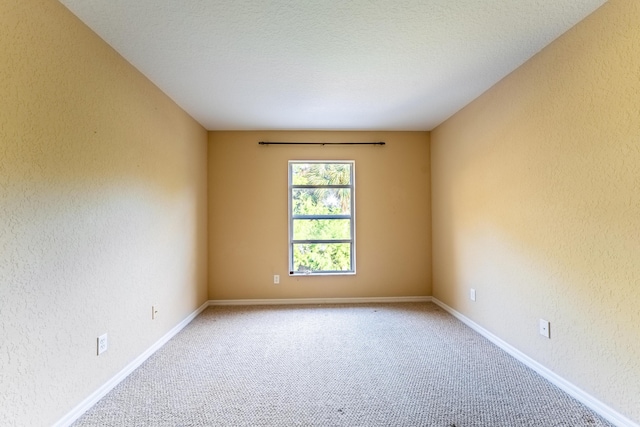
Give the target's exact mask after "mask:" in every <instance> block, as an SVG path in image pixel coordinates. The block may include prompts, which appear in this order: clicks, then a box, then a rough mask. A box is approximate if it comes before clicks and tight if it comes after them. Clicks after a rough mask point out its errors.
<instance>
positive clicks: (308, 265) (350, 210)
mask: <svg viewBox="0 0 640 427" xmlns="http://www.w3.org/2000/svg"><path fill="white" fill-rule="evenodd" d="M354 166H355V164H354V162H353V161H322V162H321V161H290V162H289V273H290V274H294V275H295V274H353V273H355V271H356V267H355V262H356V258H355V230H356V228H355V215H354V206H355V203H354V190H355V186H354Z"/></svg>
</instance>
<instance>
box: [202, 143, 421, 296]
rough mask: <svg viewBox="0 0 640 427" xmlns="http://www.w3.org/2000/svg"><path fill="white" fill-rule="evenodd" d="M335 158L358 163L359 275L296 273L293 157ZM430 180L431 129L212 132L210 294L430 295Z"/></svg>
mask: <svg viewBox="0 0 640 427" xmlns="http://www.w3.org/2000/svg"><path fill="white" fill-rule="evenodd" d="M258 141H285V142H286V141H302V142H362V141H385V142H386V145H385V146H383V147H381V146H337V147H336V146H306V147H304V146H302V147H301V146H260V145H258ZM333 159H339V160H355V171H356V258H357V262H356V268H357V274H356V275H355V276H316V277H290V276H289V275H288V271H289V269H288V249H287V239H288V236H287V162H288V160H333ZM429 179H430V172H429V136H428V133H427V132H386V133H385V132H210V133H209V201H210V205H209V230H210V234H209V236H210V238H209V298H210V299H245V298H327V297H390V296H424V295H431V236H430V220H429V218H430V205H429V203H430V194H429V188H430V183H429ZM274 274H279V275H280V277H281V282H280V284H279V285H274V284H273V275H274Z"/></svg>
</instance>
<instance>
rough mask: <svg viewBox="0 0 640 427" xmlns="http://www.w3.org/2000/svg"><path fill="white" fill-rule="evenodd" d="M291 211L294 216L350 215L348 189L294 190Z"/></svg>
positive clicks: (349, 193) (349, 194) (349, 192)
mask: <svg viewBox="0 0 640 427" xmlns="http://www.w3.org/2000/svg"><path fill="white" fill-rule="evenodd" d="M291 191H292V200H291V209H292V211H293V214H294V215H350V214H351V189H350V188H294V189H293V190H291Z"/></svg>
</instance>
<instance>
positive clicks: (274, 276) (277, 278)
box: [273, 274, 280, 285]
mask: <svg viewBox="0 0 640 427" xmlns="http://www.w3.org/2000/svg"><path fill="white" fill-rule="evenodd" d="M278 283H280V275H279V274H274V275H273V284H274V285H277V284H278Z"/></svg>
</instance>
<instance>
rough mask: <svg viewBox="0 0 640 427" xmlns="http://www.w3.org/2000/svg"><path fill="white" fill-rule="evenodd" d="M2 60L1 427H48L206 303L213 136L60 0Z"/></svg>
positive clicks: (5, 4)
mask: <svg viewBox="0 0 640 427" xmlns="http://www.w3.org/2000/svg"><path fill="white" fill-rule="evenodd" d="M0 58H1V62H2V66H0V93H1V94H2V96H0V424H2V425H21V426H45V425H51V424H52V423H54V422H56V421H57V420H59V419H60V418H61V417H63V416H64V415H65V414H67V413H68V412H69V411H70V410H71V409H72V408H73V407H74V406H75V405H76V404H78V403H79V402H80V401H82V400H83V399H85V398H86V397H87V396H89V395H90V394H91V393H92V392H94V391H95V390H96V389H97V388H98V387H100V386H102V385H103V384H104V383H105V382H106V381H107V380H108V379H110V378H112V377H113V376H114V375H115V374H116V373H117V372H119V371H120V370H121V369H122V368H123V367H124V366H126V364H128V363H129V362H131V361H132V360H133V358H135V357H137V356H139V355H140V354H141V353H142V352H143V351H144V350H146V349H148V348H149V347H150V346H151V345H152V344H153V343H154V342H156V341H157V340H158V339H159V338H160V337H162V336H163V335H164V334H165V333H167V332H168V331H169V330H170V329H171V328H172V327H174V326H175V325H176V324H178V323H179V322H180V321H181V320H183V319H184V318H186V317H187V316H188V315H189V314H190V313H192V312H193V311H194V310H195V309H196V308H197V307H198V306H200V305H201V304H202V303H203V302H205V301H206V300H207V288H206V274H207V270H206V250H207V242H206V234H207V228H206V221H207V218H206V208H207V206H206V205H207V202H206V197H207V194H206V150H207V133H206V131H205V130H204V129H203V128H202V127H201V126H199V125H198V124H197V123H196V122H194V120H193V119H191V118H190V117H189V116H187V115H186V114H185V113H184V112H183V111H182V110H180V109H179V108H178V107H177V106H176V105H175V104H174V103H173V102H172V101H170V100H169V99H168V98H167V97H166V96H165V95H163V94H162V93H161V92H160V91H159V90H158V89H157V88H156V87H155V86H153V85H152V84H151V83H150V82H149V81H148V80H147V79H145V78H144V77H143V76H142V75H141V74H139V73H138V72H137V71H136V70H135V69H133V67H132V66H131V65H129V64H128V63H127V62H125V61H124V60H123V59H122V58H121V57H119V56H118V55H117V54H116V53H115V52H114V51H113V50H112V49H110V48H109V47H108V46H107V45H106V44H105V43H104V42H102V41H101V40H100V39H99V38H98V37H97V36H96V35H95V34H93V33H92V32H91V31H89V30H88V29H87V28H86V27H85V26H84V25H83V24H81V23H80V22H79V21H78V20H77V19H76V18H75V17H74V16H72V15H71V14H70V13H69V12H68V11H67V10H66V9H65V8H64V7H63V6H62V5H61V4H60V3H58V2H57V1H54V0H2V1H1V2H0ZM152 304H158V306H159V318H158V319H157V320H155V321H152V320H151V305H152ZM105 332H107V333H108V336H109V350H108V351H107V352H106V353H104V354H103V355H102V356H100V357H98V356H96V338H97V336H98V335H100V334H102V333H105Z"/></svg>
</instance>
